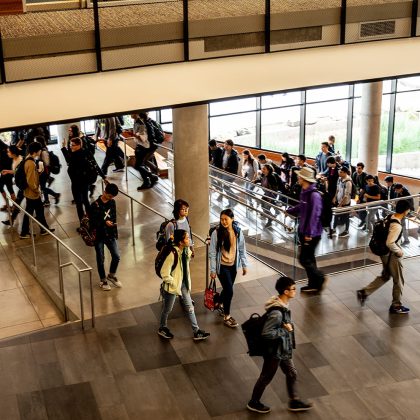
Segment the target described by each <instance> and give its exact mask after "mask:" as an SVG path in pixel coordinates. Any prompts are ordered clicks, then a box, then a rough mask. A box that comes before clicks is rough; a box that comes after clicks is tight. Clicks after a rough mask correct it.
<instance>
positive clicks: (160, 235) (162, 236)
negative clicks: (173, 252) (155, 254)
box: [156, 219, 176, 251]
mask: <svg viewBox="0 0 420 420" xmlns="http://www.w3.org/2000/svg"><path fill="white" fill-rule="evenodd" d="M168 223H173V225H174V228H175V229H176V221H175V219H171V220H165V221H164V222H163V223H162V224H161V225H160V228H159V230H158V231H157V232H156V249H157V250H158V251H160V250H161V249H162V248H163V247H164V246H165V245H172V240H171V239H169V240H168V241H167V240H166V226H167V225H168Z"/></svg>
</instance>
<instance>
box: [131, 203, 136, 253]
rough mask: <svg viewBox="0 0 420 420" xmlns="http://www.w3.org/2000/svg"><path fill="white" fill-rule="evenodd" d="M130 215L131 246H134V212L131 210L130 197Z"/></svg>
mask: <svg viewBox="0 0 420 420" xmlns="http://www.w3.org/2000/svg"><path fill="white" fill-rule="evenodd" d="M130 213H131V236H132V238H133V246H136V239H135V237H134V210H133V198H132V197H130Z"/></svg>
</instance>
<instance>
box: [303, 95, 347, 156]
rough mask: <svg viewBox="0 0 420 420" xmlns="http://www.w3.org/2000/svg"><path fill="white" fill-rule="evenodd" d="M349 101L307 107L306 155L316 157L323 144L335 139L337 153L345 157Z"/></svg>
mask: <svg viewBox="0 0 420 420" xmlns="http://www.w3.org/2000/svg"><path fill="white" fill-rule="evenodd" d="M347 104H348V101H347V100H341V101H331V102H322V103H319V104H311V105H307V106H306V132H305V154H306V155H307V156H309V157H315V156H316V155H317V154H318V152H319V151H320V150H321V143H322V142H323V141H327V140H328V137H329V136H330V135H333V136H334V137H335V151H336V153H340V154H341V155H343V156H345V152H346V135H347Z"/></svg>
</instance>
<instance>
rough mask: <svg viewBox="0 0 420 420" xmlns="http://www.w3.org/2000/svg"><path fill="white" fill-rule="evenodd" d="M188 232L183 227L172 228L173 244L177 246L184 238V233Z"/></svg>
mask: <svg viewBox="0 0 420 420" xmlns="http://www.w3.org/2000/svg"><path fill="white" fill-rule="evenodd" d="M187 233H188V232H187V231H186V230H183V229H175V230H174V241H173V243H174V245H176V246H178V245H179V244H180V243H181V242H182V241H183V240H184V239H185V235H186V234H187Z"/></svg>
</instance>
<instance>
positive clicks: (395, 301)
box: [357, 200, 410, 314]
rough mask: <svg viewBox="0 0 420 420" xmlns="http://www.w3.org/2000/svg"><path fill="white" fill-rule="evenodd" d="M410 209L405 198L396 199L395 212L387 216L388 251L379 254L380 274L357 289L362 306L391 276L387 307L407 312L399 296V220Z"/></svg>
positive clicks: (400, 231)
mask: <svg viewBox="0 0 420 420" xmlns="http://www.w3.org/2000/svg"><path fill="white" fill-rule="evenodd" d="M409 211H410V203H409V202H408V201H407V200H400V201H397V205H396V208H395V213H394V214H392V215H391V216H388V223H389V231H388V236H387V239H386V246H387V247H388V248H389V253H388V254H386V255H381V260H382V274H381V275H380V276H378V277H376V278H375V280H373V281H372V282H371V283H369V284H368V285H367V286H365V287H364V288H363V289H360V290H358V291H357V299H358V300H359V303H360V305H361V306H364V304H365V302H366V300H367V298H368V296H370V295H371V294H372V293H373V292H376V290H378V289H379V288H380V287H382V286H383V285H384V284H385V283H386V282H387V281H388V280H389V279H390V278H391V277H392V281H393V282H394V285H393V287H392V303H391V306H390V307H389V312H390V313H391V314H407V313H408V312H410V309H409V308H407V307H405V306H403V305H402V304H401V297H402V292H403V287H404V276H403V271H402V268H403V267H402V263H401V260H402V257H403V256H404V252H403V250H402V248H401V245H400V241H401V237H402V226H401V221H402V220H403V219H404V217H405V216H407V214H408V213H409Z"/></svg>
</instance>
